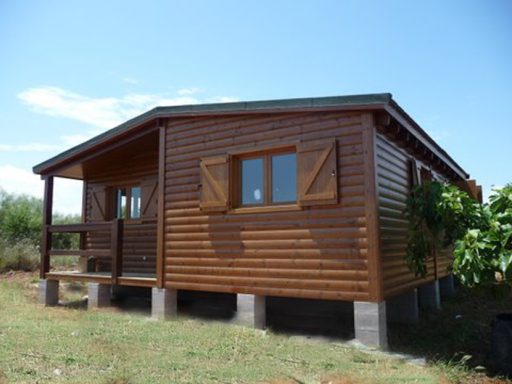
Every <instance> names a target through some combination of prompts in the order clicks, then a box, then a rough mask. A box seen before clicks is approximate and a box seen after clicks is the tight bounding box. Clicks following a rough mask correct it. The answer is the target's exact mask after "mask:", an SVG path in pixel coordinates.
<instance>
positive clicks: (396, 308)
mask: <svg viewBox="0 0 512 384" xmlns="http://www.w3.org/2000/svg"><path fill="white" fill-rule="evenodd" d="M386 312H387V316H388V321H390V322H392V323H401V324H414V323H416V322H418V320H419V317H420V314H419V307H418V290H417V289H413V290H411V291H409V292H405V293H403V294H401V295H398V296H395V297H393V298H391V299H388V300H387V303H386Z"/></svg>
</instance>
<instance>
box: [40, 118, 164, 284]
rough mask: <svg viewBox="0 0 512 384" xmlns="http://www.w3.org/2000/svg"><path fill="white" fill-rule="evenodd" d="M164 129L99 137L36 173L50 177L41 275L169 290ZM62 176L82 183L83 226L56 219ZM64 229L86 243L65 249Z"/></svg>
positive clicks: (155, 127) (151, 127) (46, 181)
mask: <svg viewBox="0 0 512 384" xmlns="http://www.w3.org/2000/svg"><path fill="white" fill-rule="evenodd" d="M163 132H164V131H163V127H162V126H161V125H160V124H156V125H154V124H150V125H148V126H145V127H141V130H139V131H137V132H134V133H133V134H130V135H126V136H124V137H123V138H120V139H119V138H117V139H116V140H114V141H108V142H105V143H102V144H101V145H99V143H97V142H94V140H93V142H94V143H93V144H94V145H92V146H91V147H90V148H88V149H87V150H84V151H81V152H77V153H76V154H75V153H72V155H73V156H72V157H70V158H69V159H66V161H62V162H60V163H55V164H54V163H53V162H52V161H51V160H50V161H49V162H48V163H49V164H48V165H47V164H44V166H42V167H41V169H38V170H37V171H36V173H40V174H41V178H42V179H43V181H44V198H43V233H42V242H41V248H40V250H41V262H40V278H41V279H42V280H45V281H49V282H50V284H52V282H58V281H60V280H66V281H80V282H88V283H94V284H101V285H105V286H107V285H108V286H117V285H126V286H138V287H159V288H162V285H163V281H162V273H161V271H162V264H163V258H162V250H163V247H162V246H160V247H159V246H158V244H159V243H162V241H163V230H162V229H163V221H162V218H161V217H160V216H161V215H159V214H158V212H160V211H161V210H162V209H163V206H161V205H159V204H161V203H162V202H163V198H158V197H159V195H160V194H161V193H162V191H161V187H162V184H163V183H161V182H159V180H163V172H164V168H163V166H162V165H161V161H160V160H159V159H160V157H161V156H163V155H164V153H163V151H162V148H160V147H161V143H162V140H163ZM86 144H88V143H85V144H84V145H83V146H84V147H88V145H86ZM57 178H65V179H74V180H80V181H82V182H83V188H82V196H81V206H82V212H81V220H79V221H80V222H79V223H76V224H75V223H73V224H57V225H56V224H55V223H54V222H53V209H54V182H55V180H56V179H57ZM55 203H58V202H55ZM63 233H67V234H74V235H73V236H76V239H75V240H74V241H75V242H76V241H77V240H78V239H77V238H79V240H78V244H79V245H78V246H74V249H58V248H63V247H62V246H59V245H57V244H58V243H59V242H58V241H56V238H57V237H58V236H59V234H63ZM67 256H73V257H74V258H76V259H77V260H78V263H77V264H78V265H77V266H73V267H72V268H70V269H73V270H66V271H63V270H61V268H52V266H53V265H54V264H55V263H54V261H55V260H56V259H58V258H61V257H67Z"/></svg>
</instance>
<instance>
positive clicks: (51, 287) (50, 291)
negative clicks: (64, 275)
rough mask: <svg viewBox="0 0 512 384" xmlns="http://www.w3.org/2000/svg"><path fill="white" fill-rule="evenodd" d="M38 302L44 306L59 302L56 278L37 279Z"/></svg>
mask: <svg viewBox="0 0 512 384" xmlns="http://www.w3.org/2000/svg"><path fill="white" fill-rule="evenodd" d="M38 299H39V304H44V305H46V306H52V305H57V304H58V303H59V281H58V280H39V294H38Z"/></svg>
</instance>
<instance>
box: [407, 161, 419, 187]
mask: <svg viewBox="0 0 512 384" xmlns="http://www.w3.org/2000/svg"><path fill="white" fill-rule="evenodd" d="M409 166H410V172H411V187H415V186H416V185H420V184H421V175H420V169H419V167H418V163H417V162H416V159H411V160H410V162H409Z"/></svg>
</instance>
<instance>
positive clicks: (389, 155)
mask: <svg viewBox="0 0 512 384" xmlns="http://www.w3.org/2000/svg"><path fill="white" fill-rule="evenodd" d="M410 158H411V156H410V155H409V154H407V153H406V152H405V151H404V150H403V149H402V148H399V147H398V146H397V145H396V144H394V143H392V142H391V141H389V140H388V139H387V138H385V137H384V136H382V135H381V134H378V135H377V183H378V195H379V220H380V241H381V243H380V245H381V258H382V273H383V281H384V295H385V297H390V296H393V295H396V294H399V293H401V292H404V291H407V290H409V289H412V288H415V287H417V286H419V285H421V284H424V283H425V282H427V281H432V280H433V279H434V277H435V271H434V262H433V259H432V258H431V259H430V260H429V261H428V263H427V271H428V273H427V276H426V278H425V279H421V278H417V277H415V276H414V273H412V272H410V271H409V268H408V267H407V265H406V263H405V261H404V257H405V251H406V248H407V219H406V217H405V215H404V210H405V207H406V199H407V197H408V196H409V193H410V189H411V175H410V164H409V159H410ZM416 161H417V162H418V164H419V165H421V164H423V163H422V162H421V160H419V159H417V160H416ZM434 177H435V178H436V179H438V180H445V181H446V178H445V177H444V176H443V175H440V174H437V173H435V174H434ZM448 256H449V252H448V251H444V252H442V254H441V255H440V256H439V257H438V262H437V270H438V273H437V276H438V277H442V276H445V275H447V274H448V272H447V268H448V266H449V264H450V260H449V258H448Z"/></svg>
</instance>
